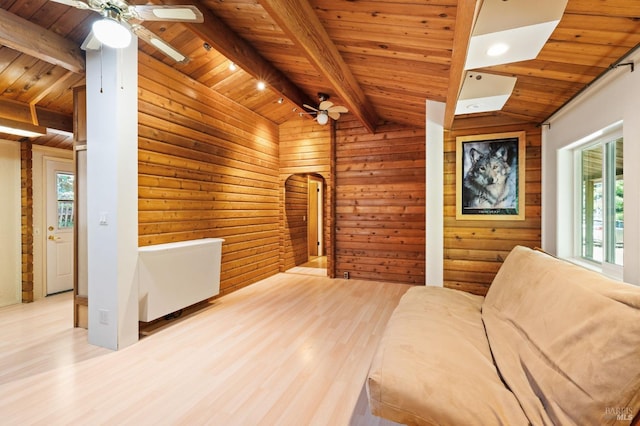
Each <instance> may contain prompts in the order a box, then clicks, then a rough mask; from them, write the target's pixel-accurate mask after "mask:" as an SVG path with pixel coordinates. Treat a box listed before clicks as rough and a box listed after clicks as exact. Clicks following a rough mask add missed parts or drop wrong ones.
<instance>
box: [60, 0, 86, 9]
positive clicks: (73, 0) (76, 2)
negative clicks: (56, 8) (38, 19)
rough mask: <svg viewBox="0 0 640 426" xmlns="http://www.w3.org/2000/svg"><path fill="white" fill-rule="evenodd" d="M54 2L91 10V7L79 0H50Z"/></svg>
mask: <svg viewBox="0 0 640 426" xmlns="http://www.w3.org/2000/svg"><path fill="white" fill-rule="evenodd" d="M51 1H52V2H54V3H60V4H64V5H67V6H71V7H75V8H76V9H85V10H92V9H93V8H92V7H91V6H89V5H88V4H87V3H85V2H83V1H81V0H51Z"/></svg>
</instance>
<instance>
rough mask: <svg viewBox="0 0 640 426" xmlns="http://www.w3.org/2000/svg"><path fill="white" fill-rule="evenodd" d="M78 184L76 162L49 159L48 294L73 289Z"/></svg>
mask: <svg viewBox="0 0 640 426" xmlns="http://www.w3.org/2000/svg"><path fill="white" fill-rule="evenodd" d="M74 183H75V174H74V169H73V162H72V161H70V160H69V161H64V160H46V185H47V198H46V212H47V213H46V214H47V221H46V223H47V233H46V235H47V245H46V247H47V248H46V259H47V263H46V265H47V273H46V275H47V282H46V288H47V295H49V294H54V293H59V292H61V291H66V290H71V289H72V288H73V246H74V237H73V220H74V214H73V213H74V208H75V202H74Z"/></svg>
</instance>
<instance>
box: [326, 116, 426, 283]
mask: <svg viewBox="0 0 640 426" xmlns="http://www.w3.org/2000/svg"><path fill="white" fill-rule="evenodd" d="M337 123H338V124H337V130H336V224H335V229H336V236H335V239H336V241H335V250H336V275H337V276H340V277H341V276H343V274H344V273H345V272H349V275H350V277H351V278H362V279H371V280H384V281H393V282H400V283H415V284H424V277H425V130H424V128H420V129H418V128H411V127H407V126H405V125H391V124H382V125H379V126H378V127H377V129H376V133H375V134H370V133H368V132H367V131H366V129H364V128H363V127H362V126H361V125H359V124H358V123H357V122H356V121H353V120H349V118H348V116H344V117H341V118H340V121H338V122H337Z"/></svg>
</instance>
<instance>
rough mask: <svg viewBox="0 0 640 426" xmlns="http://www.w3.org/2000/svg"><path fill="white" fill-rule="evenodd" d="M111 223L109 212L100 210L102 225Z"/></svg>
mask: <svg viewBox="0 0 640 426" xmlns="http://www.w3.org/2000/svg"><path fill="white" fill-rule="evenodd" d="M108 224H109V213H107V212H100V225H105V226H106V225H108Z"/></svg>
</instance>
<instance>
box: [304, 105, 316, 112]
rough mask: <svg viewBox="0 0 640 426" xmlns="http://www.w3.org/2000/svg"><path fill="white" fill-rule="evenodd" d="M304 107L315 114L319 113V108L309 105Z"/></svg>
mask: <svg viewBox="0 0 640 426" xmlns="http://www.w3.org/2000/svg"><path fill="white" fill-rule="evenodd" d="M302 106H303V107H305V108H306V109H310V110H313V111H315V112H318V109H317V108H314V107H312V106H311V105H307V104H302Z"/></svg>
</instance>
